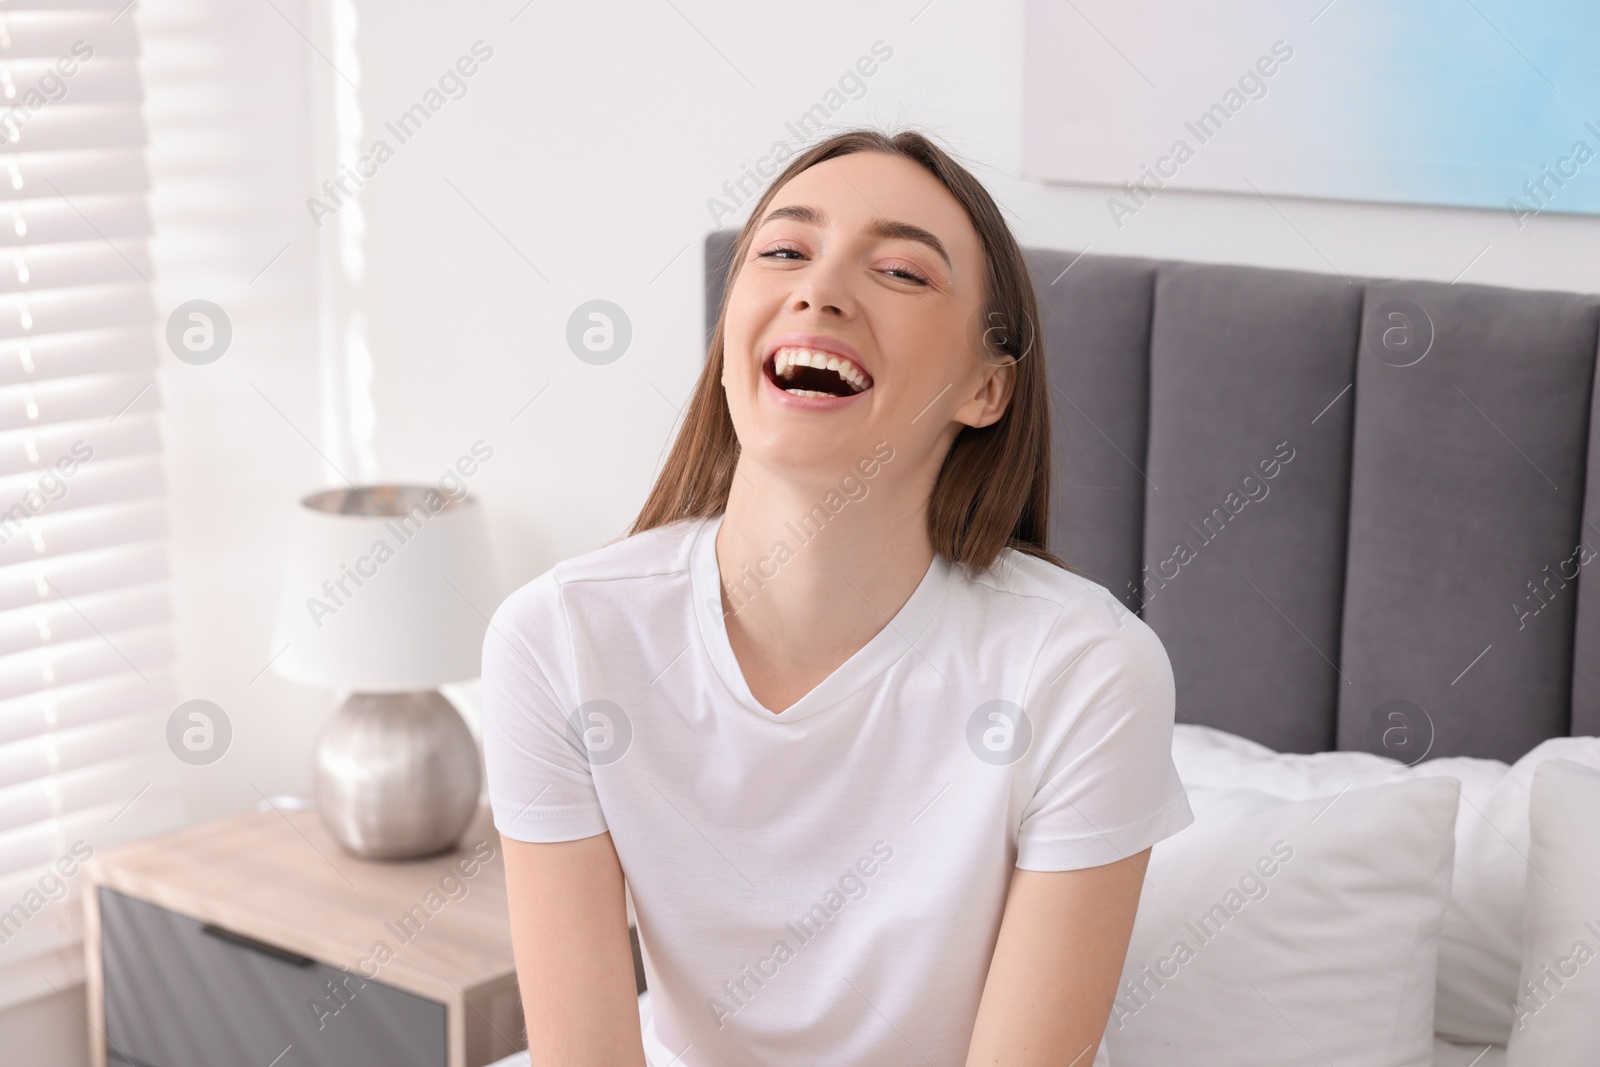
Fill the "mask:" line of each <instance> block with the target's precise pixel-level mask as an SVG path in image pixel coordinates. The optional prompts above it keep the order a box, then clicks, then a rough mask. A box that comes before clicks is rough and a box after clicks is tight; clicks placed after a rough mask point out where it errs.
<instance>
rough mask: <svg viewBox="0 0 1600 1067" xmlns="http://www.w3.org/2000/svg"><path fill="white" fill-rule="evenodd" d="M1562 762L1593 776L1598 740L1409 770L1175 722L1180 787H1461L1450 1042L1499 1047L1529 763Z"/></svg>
mask: <svg viewBox="0 0 1600 1067" xmlns="http://www.w3.org/2000/svg"><path fill="white" fill-rule="evenodd" d="M1552 758H1566V759H1571V760H1575V761H1577V762H1579V763H1581V764H1583V765H1585V766H1589V767H1594V768H1597V769H1600V738H1595V737H1555V738H1551V739H1549V740H1547V741H1544V742H1541V743H1540V744H1539V745H1538V746H1536V747H1535V748H1533V749H1532V750H1531V751H1529V752H1528V753H1527V754H1526V755H1524V756H1523V757H1522V758H1521V759H1519V760H1518V761H1517V762H1516V763H1515V764H1513V765H1511V766H1509V767H1508V766H1507V765H1506V764H1504V763H1501V762H1500V761H1499V760H1490V759H1476V758H1473V757H1469V756H1451V757H1444V758H1439V759H1431V760H1426V761H1424V762H1422V763H1419V764H1417V765H1416V766H1408V765H1406V764H1404V763H1401V762H1400V761H1398V760H1394V759H1390V758H1388V757H1386V756H1377V755H1373V754H1372V753H1368V752H1315V753H1309V754H1295V753H1278V752H1274V751H1273V750H1272V749H1270V748H1268V747H1266V746H1265V745H1261V744H1257V743H1256V742H1254V741H1250V740H1247V739H1246V738H1242V737H1238V736H1235V735H1233V734H1229V733H1227V732H1225V731H1222V730H1217V729H1214V728H1212V727H1209V726H1197V725H1193V724H1189V723H1180V724H1178V725H1177V726H1176V727H1175V728H1174V730H1173V759H1174V761H1175V762H1176V764H1177V767H1178V774H1179V777H1180V778H1182V779H1183V782H1184V784H1185V785H1189V784H1191V783H1192V784H1197V785H1234V786H1246V787H1249V788H1252V789H1261V790H1264V791H1266V792H1270V793H1274V794H1276V795H1278V796H1282V797H1287V798H1291V799H1300V798H1303V797H1308V796H1318V795H1322V794H1325V793H1332V792H1336V791H1337V790H1338V789H1340V788H1342V787H1344V786H1345V784H1346V783H1348V784H1349V785H1350V787H1351V788H1358V787H1360V786H1363V785H1371V784H1374V783H1378V782H1386V781H1403V780H1412V779H1417V778H1453V779H1455V780H1456V781H1458V782H1459V783H1460V788H1461V807H1460V813H1459V816H1458V819H1457V823H1456V831H1455V836H1456V848H1455V870H1454V876H1453V879H1452V889H1451V899H1450V907H1449V909H1448V910H1447V911H1446V912H1445V917H1444V929H1443V931H1442V933H1441V935H1440V939H1439V989H1438V996H1437V1002H1436V1008H1435V1018H1434V1028H1435V1029H1436V1030H1437V1031H1438V1033H1439V1034H1441V1035H1443V1036H1444V1037H1447V1038H1449V1039H1450V1040H1452V1041H1458V1042H1464V1043H1476V1044H1477V1045H1479V1046H1480V1047H1481V1046H1483V1045H1488V1044H1493V1045H1502V1046H1503V1045H1505V1044H1506V1042H1507V1041H1508V1040H1509V1039H1510V1037H1511V1026H1512V1012H1511V1003H1510V1002H1511V1000H1512V998H1513V997H1515V996H1516V991H1517V978H1518V974H1519V972H1520V970H1521V966H1522V915H1523V897H1524V894H1525V890H1526V885H1527V871H1528V862H1527V856H1528V849H1529V837H1528V793H1529V790H1530V789H1531V787H1532V783H1533V772H1534V768H1535V767H1537V766H1538V765H1539V764H1540V763H1543V762H1544V761H1545V760H1548V759H1552Z"/></svg>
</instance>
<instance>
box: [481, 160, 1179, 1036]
mask: <svg viewBox="0 0 1600 1067" xmlns="http://www.w3.org/2000/svg"><path fill="white" fill-rule="evenodd" d="M727 283H728V284H727V287H726V295H725V297H724V300H723V306H722V310H721V314H720V316H719V318H718V322H717V327H716V332H715V334H714V336H713V338H712V342H711V351H710V355H709V358H708V360H707V362H706V365H705V370H704V372H703V373H702V374H701V377H700V381H699V384H698V386H697V387H696V389H695V394H694V399H693V401H692V403H691V405H690V407H689V412H688V415H687V417H686V419H685V423H684V425H683V427H682V430H681V431H680V433H679V435H678V438H677V441H676V443H675V444H674V446H673V449H672V452H671V454H670V455H669V457H668V459H667V462H666V465H665V467H664V469H663V471H662V473H661V476H660V478H659V479H658V481H657V483H656V486H655V488H654V490H653V491H652V493H651V494H650V497H649V499H648V501H647V502H646V503H645V506H644V510H643V511H642V513H641V514H640V515H639V517H638V519H637V521H636V522H635V523H634V526H633V530H632V531H631V533H630V536H628V537H627V538H625V539H623V540H621V541H618V542H615V543H613V544H610V545H607V546H605V547H604V548H601V549H598V550H596V551H594V552H591V553H588V554H587V555H584V556H580V557H578V558H576V559H572V560H568V561H566V562H564V563H561V564H560V565H558V566H556V567H555V568H554V569H552V570H550V571H548V572H546V573H545V574H543V575H541V576H540V577H538V578H536V579H534V580H533V581H532V582H530V583H528V584H527V585H525V586H523V587H522V588H521V589H519V590H518V591H517V592H515V593H513V594H512V595H511V596H510V597H509V598H508V599H507V600H506V601H505V603H504V604H503V605H501V607H500V608H499V610H498V611H497V612H496V613H495V616H494V620H493V622H492V624H491V626H490V631H489V636H488V638H487V639H486V641H485V645H484V663H483V700H484V744H485V753H486V761H487V769H488V780H489V789H490V797H491V799H492V802H493V808H494V816H495V824H496V826H497V828H498V829H499V831H500V833H501V835H502V838H503V841H504V847H505V854H506V880H507V889H508V892H509V895H510V901H511V923H512V934H513V938H514V943H515V948H516V956H517V965H518V978H519V982H520V987H521V995H522V999H523V1004H524V1009H525V1013H526V1022H527V1032H528V1040H529V1045H530V1049H531V1059H532V1062H533V1064H534V1065H536V1067H540V1065H545V1064H562V1065H566V1064H576V1065H600V1064H606V1065H613V1064H617V1065H628V1067H637V1065H640V1064H644V1063H646V1062H647V1060H646V1053H645V1050H646V1049H649V1050H650V1056H649V1059H648V1063H649V1064H651V1067H665V1065H666V1064H668V1063H674V1064H683V1065H688V1067H723V1065H730V1067H731V1065H739V1067H746V1065H750V1064H799V1065H826V1067H892V1065H902V1064H903V1065H907V1067H945V1065H960V1064H971V1065H976V1064H1000V1065H1005V1067H1024V1065H1032V1064H1041V1065H1042V1064H1050V1065H1051V1067H1067V1065H1075V1067H1088V1065H1089V1064H1091V1063H1101V1064H1103V1063H1104V1062H1105V1059H1104V1053H1103V1052H1098V1053H1097V1051H1096V1049H1097V1045H1098V1043H1099V1042H1100V1039H1101V1036H1102V1034H1103V1032H1104V1029H1105V1027H1106V1024H1107V1021H1108V1016H1109V1014H1110V1009H1111V1003H1112V998H1113V996H1114V994H1115V990H1116V985H1117V981H1118V978H1119V975H1120V972H1121V970H1122V965H1123V962H1124V956H1125V955H1126V952H1127V946H1128V939H1129V936H1130V932H1131V930H1132V925H1133V918H1134V912H1135V909H1136V907H1137V904H1138V900H1139V890H1140V886H1141V884H1142V879H1143V874H1144V870H1145V865H1146V863H1147V861H1148V859H1149V854H1150V846H1151V845H1152V844H1153V843H1155V842H1156V841H1158V840H1161V839H1162V838H1164V837H1167V836H1169V835H1171V834H1173V833H1175V832H1177V831H1178V830H1180V829H1182V828H1183V827H1184V826H1186V825H1188V823H1189V822H1191V821H1192V815H1191V813H1190V810H1189V806H1188V801H1187V798H1186V796H1185V794H1184V791H1183V787H1182V785H1181V784H1180V782H1179V781H1178V777H1177V773H1176V770H1175V768H1174V766H1173V762H1172V756H1171V737H1172V724H1173V682H1172V672H1171V668H1170V666H1169V664H1168V661H1167V657H1166V654H1165V652H1164V650H1163V649H1162V647H1161V644H1160V642H1159V641H1158V640H1157V638H1156V637H1155V635H1154V634H1153V633H1152V632H1151V630H1150V629H1149V628H1148V627H1146V626H1145V625H1144V624H1143V623H1142V622H1140V621H1139V619H1138V618H1137V617H1135V616H1133V615H1130V614H1129V613H1127V612H1126V611H1125V610H1123V609H1122V607H1121V605H1120V604H1118V603H1117V602H1116V600H1115V599H1114V598H1113V597H1112V596H1111V595H1110V594H1109V593H1108V592H1107V591H1106V590H1105V589H1104V588H1102V587H1101V586H1099V585H1096V584H1095V583H1093V582H1091V581H1089V580H1087V579H1086V578H1084V577H1081V576H1079V575H1077V574H1075V573H1073V572H1072V571H1071V570H1069V569H1067V568H1066V567H1065V565H1063V564H1062V563H1061V562H1060V561H1058V560H1057V559H1056V558H1055V557H1054V556H1052V555H1050V553H1049V552H1048V551H1047V550H1046V547H1045V530H1046V526H1047V523H1048V515H1049V509H1048V501H1047V491H1048V487H1049V484H1050V443H1049V413H1048V400H1047V397H1048V393H1049V387H1048V383H1047V380H1046V363H1045V360H1044V358H1043V349H1042V338H1041V335H1040V329H1039V320H1038V313H1037V308H1036V303H1035V297H1034V293H1033V289H1032V286H1031V283H1030V281H1029V276H1028V273H1027V268H1026V265H1025V263H1024V260H1023V257H1022V254H1021V252H1020V250H1019V249H1018V246H1017V244H1016V241H1015V240H1014V238H1013V237H1012V235H1011V233H1010V231H1009V230H1008V228H1007V226H1006V223H1005V221H1004V219H1003V218H1002V216H1001V214H1000V211H999V209H998V208H997V207H996V206H995V204H994V202H993V200H992V199H991V198H990V197H989V195H988V193H987V192H985V191H984V189H983V187H982V186H981V185H979V183H978V182H977V181H976V180H975V179H974V178H973V177H972V176H971V175H970V174H969V173H968V172H967V171H966V170H964V169H963V168H962V167H961V166H959V165H958V164H957V163H955V162H954V161H953V160H952V159H951V158H950V157H949V156H948V155H947V154H946V153H944V152H943V151H941V150H940V149H939V148H937V147H936V146H934V145H933V144H932V143H930V142H929V141H928V140H927V139H926V138H924V137H923V136H921V135H919V134H917V133H914V132H905V133H900V134H897V135H895V136H893V137H889V136H886V135H884V134H880V133H877V132H872V131H855V132H850V133H846V134H843V135H840V136H837V137H834V138H832V139H830V140H828V141H825V142H823V143H822V144H819V145H817V146H815V147H814V148H812V149H810V150H808V151H807V152H805V153H804V154H803V155H801V156H799V157H797V158H796V159H794V160H793V162H791V163H790V164H789V166H788V167H787V169H785V170H784V171H783V173H781V174H780V175H778V177H777V178H776V179H774V181H773V182H772V185H771V187H770V188H769V189H768V190H767V191H766V193H765V195H764V196H763V197H762V198H761V200H760V202H759V203H758V204H757V205H756V207H755V209H754V211H753V213H752V214H751V216H750V220H749V221H748V222H747V223H746V224H745V226H744V227H743V229H742V230H741V231H740V234H739V239H738V243H737V247H736V250H735V253H734V255H733V258H732V261H731V263H730V265H729V268H728V278H727ZM624 876H626V885H627V887H628V889H629V890H630V891H631V898H632V901H633V905H634V909H635V913H636V916H637V925H638V931H639V938H640V942H641V945H642V948H643V955H644V959H645V969H646V975H647V979H648V984H649V991H648V992H647V993H646V994H645V998H643V999H644V1002H645V1003H644V1005H643V1007H641V1003H640V1002H636V1000H635V995H634V994H635V980H634V973H633V968H632V961H631V954H630V948H629V939H628V922H627V916H626V904H625V897H624ZM641 1016H643V1017H644V1018H645V1020H646V1021H645V1024H644V1026H643V1030H642V1031H641V1025H640V1021H639V1020H640V1018H641Z"/></svg>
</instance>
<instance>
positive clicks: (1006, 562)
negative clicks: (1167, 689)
mask: <svg viewBox="0 0 1600 1067" xmlns="http://www.w3.org/2000/svg"><path fill="white" fill-rule="evenodd" d="M966 584H967V585H968V587H969V589H970V590H971V591H972V595H975V596H979V597H981V598H983V599H985V600H988V601H990V602H991V603H992V604H994V605H996V606H1003V607H1004V608H1005V609H1006V610H998V611H990V612H988V613H986V614H988V615H989V616H990V617H991V618H1003V619H1010V620H1015V623H1016V625H1019V626H1027V627H1028V628H1029V629H1030V630H1032V631H1034V634H1035V636H1036V637H1037V638H1039V645H1038V650H1039V654H1040V657H1041V660H1048V659H1051V658H1052V657H1055V658H1062V657H1064V658H1065V659H1068V660H1071V659H1073V658H1075V657H1078V656H1081V655H1085V654H1086V653H1087V652H1088V650H1089V649H1090V648H1093V649H1094V650H1095V652H1094V655H1092V656H1090V657H1089V658H1091V659H1107V660H1112V661H1127V662H1130V663H1146V662H1150V661H1156V660H1160V661H1163V662H1164V661H1165V659H1166V653H1165V650H1164V649H1163V648H1162V645H1161V640H1160V638H1158V637H1157V636H1156V634H1155V631H1154V630H1152V629H1150V627H1149V625H1148V624H1146V623H1145V622H1144V620H1143V619H1141V618H1139V616H1138V615H1136V614H1134V613H1133V612H1132V611H1131V610H1129V608H1128V607H1127V605H1126V604H1124V603H1123V601H1122V599H1121V598H1120V597H1117V596H1116V595H1114V594H1113V593H1112V592H1111V590H1110V589H1108V588H1106V587H1105V586H1104V585H1102V584H1101V583H1100V582H1097V581H1095V580H1094V579H1093V578H1091V577H1089V576H1088V575H1085V574H1081V573H1079V572H1077V571H1074V570H1069V569H1067V568H1065V567H1062V566H1060V565H1058V564H1055V563H1052V562H1050V561H1049V560H1047V559H1041V558H1040V557H1038V556H1034V555H1030V554H1028V553H1026V552H1021V551H1018V550H1017V549H1014V548H1006V549H1005V550H1004V551H1002V552H1001V554H1000V556H999V558H998V559H997V560H996V561H995V564H994V566H993V567H991V568H990V569H989V570H988V571H986V572H984V573H982V574H977V575H971V576H969V577H968V578H967V583H966ZM1023 607H1026V608H1029V609H1031V610H1019V609H1020V608H1023ZM1041 630H1043V631H1046V632H1044V633H1041V632H1040V631H1041ZM1018 636H1019V638H1020V637H1021V635H1020V634H1019V635H1018Z"/></svg>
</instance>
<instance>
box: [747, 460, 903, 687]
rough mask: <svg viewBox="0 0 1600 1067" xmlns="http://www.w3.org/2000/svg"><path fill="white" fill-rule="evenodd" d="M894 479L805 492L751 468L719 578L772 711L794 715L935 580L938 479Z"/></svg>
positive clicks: (750, 673)
mask: <svg viewBox="0 0 1600 1067" xmlns="http://www.w3.org/2000/svg"><path fill="white" fill-rule="evenodd" d="M890 473H891V472H887V471H883V470H882V468H881V467H879V469H878V472H877V474H876V476H875V477H870V478H869V477H863V476H862V474H861V473H860V472H859V471H856V470H852V471H850V472H848V476H846V474H845V473H841V476H840V478H839V479H835V480H834V481H833V482H832V483H831V484H827V483H818V484H815V485H811V486H805V485H799V484H796V483H795V481H794V480H793V479H792V478H791V477H789V476H788V475H787V474H786V473H785V472H780V471H773V470H771V469H766V468H762V467H758V466H755V465H754V464H750V463H746V462H744V461H743V459H742V458H741V462H740V465H739V469H738V471H737V472H736V473H735V474H734V478H733V485H732V486H731V487H730V489H729V492H728V504H727V509H726V511H725V513H724V516H723V520H722V525H721V528H720V530H719V532H718V535H717V545H716V553H717V566H718V569H719V570H720V572H721V575H722V585H723V607H724V609H725V610H726V611H727V615H726V616H725V621H726V623H727V630H728V639H729V644H730V645H731V646H732V648H733V651H734V655H735V656H736V657H737V658H738V660H739V666H740V668H741V669H742V670H743V672H744V676H745V681H746V683H747V684H748V685H749V687H750V691H751V694H752V695H753V696H754V697H755V698H756V699H757V700H758V701H760V702H761V704H762V706H763V707H766V708H768V709H770V710H772V711H774V712H778V711H782V710H784V709H785V708H787V707H788V706H789V705H791V704H793V703H794V702H795V701H797V700H799V699H800V698H801V697H802V696H804V695H805V694H806V693H808V692H810V691H811V690H812V689H813V688H815V686H816V685H817V683H819V682H821V681H822V680H823V679H824V678H826V677H827V676H828V675H829V674H831V673H833V671H834V669H835V668H837V667H838V666H839V665H840V664H842V663H844V662H845V660H847V659H849V658H850V657H851V656H852V655H854V654H855V652H856V651H857V650H858V649H860V648H861V647H862V646H863V645H865V644H866V643H867V642H868V641H870V640H871V639H872V638H873V636H875V635H876V634H877V633H878V632H879V631H880V630H882V629H883V628H884V626H886V625H887V624H888V621H889V620H890V619H891V618H893V617H894V615H895V613H896V612H898V611H899V610H900V608H901V607H902V606H903V605H904V604H905V602H906V601H907V600H908V599H910V597H911V594H912V593H913V592H914V591H915V590H916V588H917V585H918V584H919V583H920V582H921V581H922V579H923V577H924V575H926V574H927V571H928V567H929V565H930V564H931V563H932V561H933V555H934V552H933V545H932V542H931V541H930V539H929V537H928V523H927V508H928V495H929V491H930V490H931V488H932V478H931V477H908V475H910V474H911V473H912V472H909V471H894V472H892V473H893V474H894V475H898V477H891V476H888V475H889V474H890ZM924 481H926V482H927V483H928V484H927V485H923V484H921V483H922V482H924Z"/></svg>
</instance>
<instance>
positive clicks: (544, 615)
mask: <svg viewBox="0 0 1600 1067" xmlns="http://www.w3.org/2000/svg"><path fill="white" fill-rule="evenodd" d="M559 594H560V587H559V585H558V584H557V582H556V580H555V577H554V573H553V572H547V573H546V574H545V575H543V576H541V577H540V578H537V579H535V580H534V581H532V582H530V583H528V584H527V585H525V586H523V587H522V588H521V589H519V590H517V591H516V592H515V593H513V594H512V595H511V596H510V597H508V598H506V600H505V602H504V603H502V604H501V605H500V607H499V608H498V609H497V610H496V611H495V614H494V617H493V618H492V619H491V620H490V622H489V630H488V633H486V634H485V635H484V639H483V684H482V693H483V696H482V701H483V759H484V769H485V773H486V775H487V777H488V783H489V806H490V808H491V809H492V810H493V813H494V825H495V829H497V830H499V831H500V832H501V833H502V834H504V835H505V836H507V837H510V838H514V839H516V840H519V841H575V840H577V839H579V838H583V837H593V836H594V835H596V834H602V833H605V832H606V830H607V826H606V820H605V816H604V814H603V813H602V811H601V808H600V798H599V796H598V794H597V793H596V792H595V786H594V778H593V774H592V770H591V767H590V764H589V760H588V758H587V755H586V753H585V751H584V750H583V748H582V746H581V744H580V743H578V742H576V741H575V740H574V738H575V736H576V731H575V729H574V728H573V727H572V726H570V725H569V723H568V711H569V709H567V708H566V705H565V704H564V703H563V702H562V700H561V698H560V697H559V696H558V695H557V693H556V691H555V689H554V687H552V685H551V684H550V677H551V676H552V675H553V676H555V677H561V676H562V675H563V674H564V672H563V671H562V670H560V668H561V667H562V666H563V661H562V657H564V656H565V655H566V650H567V648H568V642H567V632H566V624H565V619H564V617H563V614H562V610H561V603H560V595H559ZM547 666H548V667H549V668H550V669H549V670H547V669H546V667H547Z"/></svg>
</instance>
